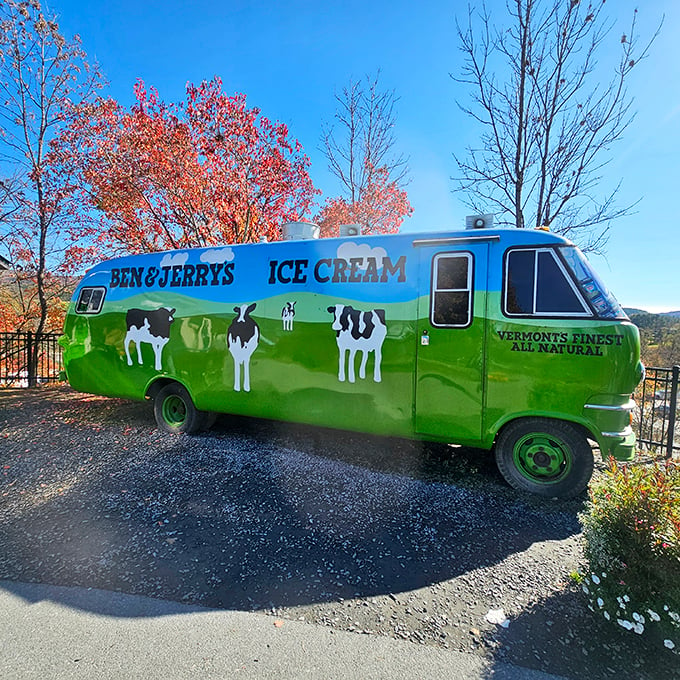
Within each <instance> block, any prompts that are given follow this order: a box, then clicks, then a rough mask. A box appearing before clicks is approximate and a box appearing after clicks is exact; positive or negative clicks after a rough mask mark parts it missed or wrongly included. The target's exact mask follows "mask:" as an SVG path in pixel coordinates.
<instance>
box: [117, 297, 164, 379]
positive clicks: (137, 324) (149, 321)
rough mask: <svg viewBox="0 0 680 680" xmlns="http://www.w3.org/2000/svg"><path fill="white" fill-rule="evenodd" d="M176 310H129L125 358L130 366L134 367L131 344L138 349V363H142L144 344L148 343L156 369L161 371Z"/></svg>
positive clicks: (162, 308)
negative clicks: (163, 354) (163, 353)
mask: <svg viewBox="0 0 680 680" xmlns="http://www.w3.org/2000/svg"><path fill="white" fill-rule="evenodd" d="M174 313H175V310H174V309H168V308H167V307H161V308H159V309H151V310H148V309H129V310H128V312H127V314H126V315H125V322H126V324H127V333H126V334H125V341H124V345H125V356H126V357H127V363H128V366H132V357H131V356H130V344H131V343H133V342H134V343H135V345H136V347H137V363H139V364H141V363H142V343H143V342H146V343H148V344H149V345H151V347H152V348H153V354H154V359H155V361H154V368H155V369H156V370H157V371H160V370H161V354H162V352H163V348H164V347H165V346H166V345H167V344H168V340H169V339H170V324H171V323H172V322H173V321H174V320H175V319H174V316H173V314H174Z"/></svg>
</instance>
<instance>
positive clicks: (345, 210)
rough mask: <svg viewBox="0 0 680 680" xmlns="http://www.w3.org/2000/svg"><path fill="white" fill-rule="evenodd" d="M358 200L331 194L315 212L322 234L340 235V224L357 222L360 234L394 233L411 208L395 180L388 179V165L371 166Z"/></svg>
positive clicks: (409, 213) (411, 210)
mask: <svg viewBox="0 0 680 680" xmlns="http://www.w3.org/2000/svg"><path fill="white" fill-rule="evenodd" d="M367 174H370V176H371V179H370V180H369V182H368V184H367V185H366V188H365V189H364V190H363V191H362V192H361V194H360V196H359V198H358V200H356V201H354V202H351V201H348V200H346V199H344V198H330V199H328V200H327V201H326V203H325V204H324V205H323V207H322V208H321V211H320V212H319V214H318V215H317V216H316V218H315V219H316V221H317V222H318V224H319V225H320V227H321V236H322V237H330V236H339V234H340V232H339V227H340V225H341V224H360V225H361V227H362V233H363V234H394V233H396V232H397V231H399V227H400V226H401V224H402V222H403V221H404V218H406V217H408V216H410V215H411V213H412V212H413V208H412V207H411V204H410V203H409V200H408V196H407V195H406V192H405V191H404V190H403V189H400V188H399V185H398V184H397V182H396V181H390V179H389V172H388V170H387V168H384V167H381V168H376V169H374V170H373V171H372V172H371V173H367Z"/></svg>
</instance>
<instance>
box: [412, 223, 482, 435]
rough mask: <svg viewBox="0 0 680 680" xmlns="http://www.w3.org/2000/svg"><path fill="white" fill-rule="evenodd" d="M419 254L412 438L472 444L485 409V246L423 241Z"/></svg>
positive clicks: (474, 239)
mask: <svg viewBox="0 0 680 680" xmlns="http://www.w3.org/2000/svg"><path fill="white" fill-rule="evenodd" d="M485 240H486V241H487V242H483V241H485ZM414 245H416V247H418V245H419V243H418V242H416V243H415V244H414ZM418 250H419V252H420V281H421V282H422V284H423V286H424V287H425V288H426V289H425V290H424V291H423V294H421V296H420V298H419V309H418V329H417V331H418V332H417V343H418V345H417V361H416V432H418V433H419V434H423V435H430V436H433V437H436V438H442V439H445V440H450V441H455V442H458V443H469V444H473V443H475V442H478V441H479V439H480V438H481V433H482V415H483V408H484V386H485V379H484V378H485V372H484V364H485V344H486V337H485V334H486V325H487V324H486V300H487V268H488V251H489V244H488V240H487V239H485V238H484V237H481V236H480V237H475V236H471V237H469V238H468V239H464V240H456V239H450V240H448V239H447V241H446V242H445V243H442V244H441V245H439V247H437V248H436V249H435V248H432V247H429V243H428V242H427V241H423V242H422V246H421V247H418Z"/></svg>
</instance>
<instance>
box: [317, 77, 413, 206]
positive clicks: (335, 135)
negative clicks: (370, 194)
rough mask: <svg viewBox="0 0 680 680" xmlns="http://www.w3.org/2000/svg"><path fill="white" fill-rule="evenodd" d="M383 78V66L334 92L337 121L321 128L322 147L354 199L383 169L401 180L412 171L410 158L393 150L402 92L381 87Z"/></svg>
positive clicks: (350, 200)
mask: <svg viewBox="0 0 680 680" xmlns="http://www.w3.org/2000/svg"><path fill="white" fill-rule="evenodd" d="M379 79H380V71H378V72H377V73H376V75H375V77H373V78H371V77H369V76H367V77H366V78H365V80H364V81H363V82H361V81H357V80H350V82H349V84H348V85H347V86H346V87H344V88H343V90H342V92H341V93H340V94H336V95H335V99H336V101H337V110H336V113H335V125H333V126H324V128H323V133H322V146H321V151H322V152H323V153H324V155H325V156H326V158H327V159H328V167H329V169H330V171H331V172H332V173H333V174H334V175H335V176H336V177H337V178H338V179H339V180H340V183H341V184H342V187H343V198H344V199H345V200H346V201H347V202H348V203H350V204H352V205H354V204H357V203H359V202H360V201H361V200H362V198H363V197H364V194H365V192H366V190H367V188H368V187H369V186H371V185H372V184H373V183H374V182H375V179H376V172H378V171H379V170H380V171H381V172H384V171H385V170H386V171H387V176H388V179H389V181H390V182H395V183H396V184H397V185H401V186H403V185H404V184H405V180H406V176H407V173H408V168H407V161H406V159H405V158H404V157H403V156H402V155H401V154H398V153H396V152H395V150H394V146H395V143H396V140H395V137H394V125H395V121H396V113H395V106H396V103H397V101H398V98H397V97H396V95H395V93H394V90H382V89H381V88H380V83H379Z"/></svg>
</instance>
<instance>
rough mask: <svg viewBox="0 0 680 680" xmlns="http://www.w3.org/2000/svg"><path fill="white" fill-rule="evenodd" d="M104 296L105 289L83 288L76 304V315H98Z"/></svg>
mask: <svg viewBox="0 0 680 680" xmlns="http://www.w3.org/2000/svg"><path fill="white" fill-rule="evenodd" d="M105 295H106V288H100V287H97V288H83V289H82V290H81V291H80V295H79V297H78V302H76V314H99V312H100V311H101V308H102V305H103V304H104V296H105Z"/></svg>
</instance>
